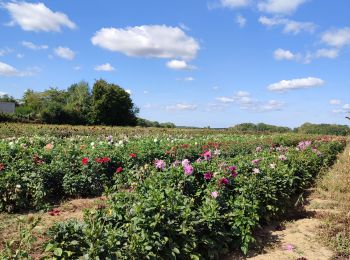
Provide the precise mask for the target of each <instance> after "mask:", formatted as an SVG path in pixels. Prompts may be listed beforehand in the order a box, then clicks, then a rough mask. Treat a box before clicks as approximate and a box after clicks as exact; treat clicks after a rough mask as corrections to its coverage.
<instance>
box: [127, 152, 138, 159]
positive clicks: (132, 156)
mask: <svg viewBox="0 0 350 260" xmlns="http://www.w3.org/2000/svg"><path fill="white" fill-rule="evenodd" d="M129 156H130V157H131V158H136V156H137V155H136V153H131V154H129Z"/></svg>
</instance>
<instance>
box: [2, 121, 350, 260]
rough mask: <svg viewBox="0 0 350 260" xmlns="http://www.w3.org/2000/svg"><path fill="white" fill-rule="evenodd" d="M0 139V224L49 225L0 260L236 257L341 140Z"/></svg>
mask: <svg viewBox="0 0 350 260" xmlns="http://www.w3.org/2000/svg"><path fill="white" fill-rule="evenodd" d="M0 136H1V140H0V212H1V213H0V216H6V217H7V219H9V218H11V216H16V217H18V216H31V214H34V215H35V214H37V213H39V212H40V214H41V215H42V216H45V217H46V218H50V219H51V222H50V225H48V226H45V228H44V229H43V232H42V233H41V234H40V239H39V240H40V241H39V242H38V241H36V238H38V237H39V236H37V237H35V236H36V235H33V234H35V232H37V231H36V228H37V225H38V223H39V224H40V220H39V219H36V217H32V219H31V220H28V221H31V222H30V223H29V222H28V223H29V224H28V223H26V224H25V226H26V227H27V228H29V229H30V230H29V231H28V230H27V229H20V228H19V229H18V230H17V231H16V232H17V233H18V234H19V235H18V237H19V238H18V239H17V235H15V234H13V235H12V237H11V236H10V237H8V236H7V237H6V239H5V238H4V237H1V235H0V243H1V245H0V250H1V251H0V258H1V259H12V258H17V259H21V258H30V257H33V258H38V259H39V258H44V257H46V258H48V259H49V258H50V259H51V258H54V259H78V258H80V257H84V259H203V258H205V259H217V258H219V257H221V256H223V255H225V254H227V253H229V252H232V251H233V250H239V251H242V252H243V253H247V252H248V251H249V246H250V245H251V243H252V242H253V241H254V235H253V233H254V230H255V229H256V228H257V227H259V226H260V225H264V224H266V223H268V222H269V221H270V220H272V219H276V218H278V217H279V216H281V215H282V214H283V213H284V212H285V210H286V209H288V208H290V207H293V204H294V202H295V200H296V199H297V198H298V196H299V195H300V194H302V193H303V191H305V189H307V188H308V187H310V185H312V184H313V182H314V181H315V178H316V177H317V175H318V174H319V172H320V171H321V170H322V169H324V168H326V167H329V166H331V165H332V164H333V163H334V161H335V160H336V157H337V155H338V153H339V152H341V151H343V149H344V148H345V146H346V138H344V137H335V136H320V135H300V134H292V133H289V134H264V135H262V134H249V135H246V134H238V133H234V132H230V131H225V130H199V129H198V130H195V129H154V128H148V129H145V128H115V127H71V126H45V125H25V124H1V126H0ZM84 198H86V199H87V200H90V199H93V198H96V199H97V200H98V203H97V205H95V206H93V207H91V208H90V209H89V210H85V211H84V214H83V217H81V218H76V219H75V218H72V219H68V218H67V220H65V221H62V222H60V221H56V219H59V217H60V215H61V214H64V212H62V210H60V209H58V206H59V205H60V204H62V203H66V202H67V201H70V200H74V199H84ZM4 218H5V217H4ZM1 219H2V218H1ZM4 223H5V222H4ZM4 229H5V228H4ZM0 231H1V232H0V233H2V231H3V230H0ZM15 237H16V238H15Z"/></svg>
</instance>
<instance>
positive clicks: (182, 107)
mask: <svg viewBox="0 0 350 260" xmlns="http://www.w3.org/2000/svg"><path fill="white" fill-rule="evenodd" d="M196 109H197V105H194V104H186V103H178V104H175V105H169V106H166V110H177V111H184V110H196Z"/></svg>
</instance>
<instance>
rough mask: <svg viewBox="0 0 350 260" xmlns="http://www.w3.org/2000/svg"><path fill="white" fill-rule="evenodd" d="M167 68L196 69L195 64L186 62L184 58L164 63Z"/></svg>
mask: <svg viewBox="0 0 350 260" xmlns="http://www.w3.org/2000/svg"><path fill="white" fill-rule="evenodd" d="M166 66H167V67H168V68H169V69H173V70H193V69H196V67H195V66H193V65H190V64H188V63H187V62H186V61H184V60H171V61H168V62H167V63H166Z"/></svg>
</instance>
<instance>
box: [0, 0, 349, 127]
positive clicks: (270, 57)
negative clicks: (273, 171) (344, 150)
mask: <svg viewBox="0 0 350 260" xmlns="http://www.w3.org/2000/svg"><path fill="white" fill-rule="evenodd" d="M349 10H350V1H348V0H333V1H325V0H322V1H321V0H176V1H175V0H167V1H164V0H149V1H140V0H123V1H122V0H118V1H115V0H113V1H112V0H99V1H97V0H89V1H86V0H85V1H83V0H75V1H71V0H60V1H53V0H51V1H1V0H0V95H1V94H5V93H6V94H9V95H12V96H14V97H16V98H21V97H22V95H23V93H24V91H25V90H27V89H33V90H35V91H43V90H45V89H48V88H50V87H55V88H58V89H66V88H68V87H69V86H70V85H71V84H73V83H76V82H79V81H81V80H84V81H87V82H89V85H90V87H92V86H93V83H94V81H95V80H97V79H100V78H103V79H105V80H107V81H108V82H111V83H115V84H118V85H119V86H121V87H122V88H124V89H125V90H126V91H128V92H129V93H130V95H131V98H132V99H133V101H134V103H135V105H136V106H137V107H139V108H140V114H139V116H140V117H142V118H146V119H149V120H156V121H159V122H169V121H170V122H174V123H175V124H176V125H187V126H198V127H206V126H210V127H229V126H233V125H235V124H239V123H243V122H253V123H259V122H264V123H269V124H275V125H282V126H289V127H296V126H299V125H301V124H303V123H304V122H311V123H336V124H348V125H349V123H350V121H349V120H347V119H345V116H346V115H347V113H348V112H349V111H350V16H349V14H348V12H349Z"/></svg>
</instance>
